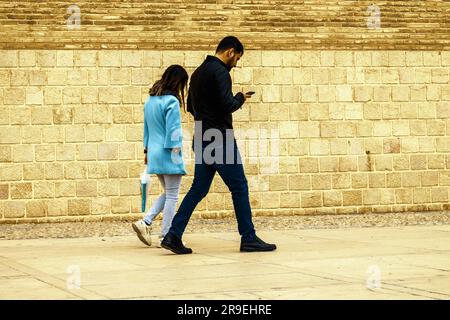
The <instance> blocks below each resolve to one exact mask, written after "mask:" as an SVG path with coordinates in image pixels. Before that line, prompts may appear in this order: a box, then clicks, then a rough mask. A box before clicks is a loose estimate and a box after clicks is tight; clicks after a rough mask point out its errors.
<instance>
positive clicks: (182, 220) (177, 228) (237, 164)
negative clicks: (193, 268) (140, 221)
mask: <svg viewBox="0 0 450 320" xmlns="http://www.w3.org/2000/svg"><path fill="white" fill-rule="evenodd" d="M228 143H229V144H231V146H230V145H228V148H227V146H226V142H224V144H223V145H222V146H220V147H219V148H217V150H215V151H217V152H218V153H216V152H212V154H213V155H215V154H219V153H222V154H223V157H222V156H220V158H221V159H222V161H215V162H213V163H211V162H210V161H205V160H204V158H203V157H202V155H203V154H204V151H205V147H206V146H207V145H208V144H209V142H203V143H202V148H201V154H200V152H195V158H196V161H195V163H196V164H195V172H194V181H193V183H192V186H191V188H190V189H189V191H188V193H187V194H186V196H185V197H184V199H183V201H182V202H181V204H180V207H179V208H178V212H177V214H176V215H175V217H174V219H173V221H172V226H171V228H170V230H169V232H170V233H172V234H173V235H175V236H177V237H178V238H180V239H181V238H182V236H183V233H184V230H185V229H186V226H187V224H188V222H189V219H190V218H191V215H192V212H193V211H194V209H195V207H196V206H197V204H198V203H199V202H200V201H201V200H202V199H203V198H204V197H205V196H206V195H207V194H208V191H209V188H210V186H211V183H212V181H213V178H214V175H215V174H216V172H218V173H219V175H220V177H221V178H222V180H223V181H224V182H225V184H226V185H227V187H228V189H229V190H230V191H231V195H232V199H233V206H234V211H235V214H236V219H237V224H238V230H239V234H240V235H241V237H242V240H243V241H251V240H253V239H254V238H255V228H254V226H253V222H252V212H251V208H250V201H249V195H248V184H247V179H246V177H245V173H244V167H243V165H242V159H241V155H240V153H239V149H238V146H237V144H236V140H235V139H234V138H233V141H230V142H228ZM193 149H194V144H193ZM230 149H231V150H230ZM194 151H195V150H194ZM230 151H231V152H233V154H231V155H230ZM227 153H228V156H227ZM199 157H200V158H201V159H199ZM230 159H231V160H232V161H227V160H230Z"/></svg>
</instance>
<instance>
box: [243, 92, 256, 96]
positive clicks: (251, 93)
mask: <svg viewBox="0 0 450 320" xmlns="http://www.w3.org/2000/svg"><path fill="white" fill-rule="evenodd" d="M245 94H246V95H249V96H251V95H253V94H255V91H249V92H246V93H245Z"/></svg>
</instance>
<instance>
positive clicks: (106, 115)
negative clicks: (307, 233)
mask: <svg viewBox="0 0 450 320" xmlns="http://www.w3.org/2000/svg"><path fill="white" fill-rule="evenodd" d="M372 3H373V1H333V0H327V1H316V0H310V1H275V2H273V1H268V0H258V1H239V3H238V2H234V1H215V2H211V1H171V2H170V3H168V2H158V1H140V0H139V1H138V0H135V1H109V2H101V1H99V2H95V5H94V3H93V2H89V1H79V2H78V3H77V4H76V5H77V6H78V8H79V9H80V14H81V16H80V17H81V24H80V26H79V28H75V29H68V27H67V20H68V19H69V18H70V17H71V14H73V13H68V11H67V9H68V6H69V5H68V4H67V3H66V2H61V1H39V2H36V1H13V2H9V1H3V2H0V36H1V37H2V41H1V42H0V223H8V222H27V221H72V220H107V219H123V218H127V219H128V218H135V217H138V216H140V213H139V212H140V190H139V174H140V173H141V172H142V171H143V169H144V165H143V153H142V135H143V123H142V122H143V121H142V120H143V119H142V117H143V112H142V111H143V102H144V101H145V99H146V98H147V96H148V88H149V85H151V84H152V83H153V82H154V81H156V80H157V79H158V78H159V77H160V76H161V74H162V72H163V71H164V69H165V68H167V67H168V66H169V65H171V64H175V63H176V64H181V65H183V66H185V67H186V68H187V70H188V72H189V73H190V74H192V72H193V71H194V69H195V68H196V67H197V66H198V65H199V64H200V63H201V62H202V61H203V59H204V58H205V55H206V54H212V53H213V50H214V49H215V46H216V45H217V42H218V41H219V40H220V39H221V38H222V37H223V36H226V35H228V34H233V35H236V36H238V37H239V38H240V39H241V40H242V41H243V43H244V45H245V47H246V51H245V54H244V56H243V58H242V59H241V61H240V62H239V65H238V68H236V69H234V70H233V71H232V77H233V82H234V91H235V92H236V91H238V90H245V91H246V90H254V91H255V92H256V94H255V95H254V96H253V97H252V98H251V100H250V101H249V102H248V103H246V105H245V106H244V107H243V108H242V110H239V111H237V112H236V113H234V114H233V117H234V126H235V131H236V136H237V138H238V144H239V146H240V150H241V154H242V155H243V158H244V168H245V172H246V174H247V178H248V183H249V188H250V200H251V205H252V208H253V212H254V214H255V215H259V214H260V215H263V214H264V215H292V214H336V213H338V214H339V213H366V212H402V211H423V210H447V209H448V208H449V205H448V200H449V196H450V195H449V192H450V153H449V152H450V79H449V72H450V51H446V50H448V49H449V41H450V37H449V35H450V32H449V22H448V21H449V14H450V10H449V9H450V4H449V2H448V1H437V0H435V1H432V0H430V1H383V2H378V3H376V4H377V5H378V7H379V8H380V9H381V25H380V26H379V27H377V28H375V29H373V28H368V24H367V15H368V14H367V8H368V6H370V5H372ZM182 123H183V129H184V150H183V153H184V158H185V161H186V164H187V171H188V175H187V176H185V177H184V179H183V182H182V190H181V194H180V202H181V200H182V198H183V197H184V195H185V194H186V192H187V190H188V188H189V187H190V185H191V183H192V180H193V169H194V161H193V153H192V151H191V142H192V132H193V119H192V117H191V116H190V115H189V114H183V122H182ZM161 191H162V189H161V187H160V186H159V185H158V183H157V179H156V178H155V177H154V178H153V180H152V183H151V187H150V199H149V201H150V203H151V201H152V200H153V199H155V198H156V197H157V196H158V194H159V193H160V192H161ZM233 214H234V211H233V205H232V201H231V194H230V193H229V192H228V190H227V187H226V186H225V184H224V183H223V182H222V180H221V179H220V178H219V177H218V176H217V177H216V178H215V180H214V182H213V185H212V187H211V190H210V193H209V194H208V196H207V197H206V198H205V199H204V200H203V201H202V202H201V203H200V204H199V206H198V207H197V209H196V211H195V213H194V217H199V216H202V217H223V216H229V215H233Z"/></svg>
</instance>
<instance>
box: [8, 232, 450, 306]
mask: <svg viewBox="0 0 450 320" xmlns="http://www.w3.org/2000/svg"><path fill="white" fill-rule="evenodd" d="M258 234H259V236H260V237H261V238H263V239H265V240H266V241H268V242H273V243H276V244H277V246H278V249H277V250H276V251H274V252H262V253H241V252H239V243H240V238H239V235H238V234H237V233H236V232H202V233H189V234H186V235H185V237H184V239H183V240H184V241H186V242H187V244H188V246H190V247H192V248H193V250H194V253H193V254H192V255H182V256H179V255H174V254H173V253H171V252H170V251H167V250H164V249H161V248H157V247H156V246H151V247H148V246H145V245H144V244H142V243H141V242H140V241H139V240H138V239H137V237H135V236H134V235H133V236H131V235H126V236H113V237H86V238H69V239H54V238H53V239H27V240H0V299H62V300H63V299H164V300H169V299H182V300H191V299H212V300H230V299H250V300H267V299H296V300H297V299H408V300H409V299H449V298H450V235H449V234H450V226H447V225H437V226H401V227H364V228H343V229H308V230H305V229H299V230H292V229H289V230H272V231H270V230H264V231H261V232H259V233H258ZM154 239H155V242H156V237H155V238H154Z"/></svg>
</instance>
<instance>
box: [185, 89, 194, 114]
mask: <svg viewBox="0 0 450 320" xmlns="http://www.w3.org/2000/svg"><path fill="white" fill-rule="evenodd" d="M186 104H187V111H188V112H189V113H190V114H192V115H193V116H194V118H195V111H194V106H193V105H192V98H191V94H190V93H188V97H187V103H186Z"/></svg>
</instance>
